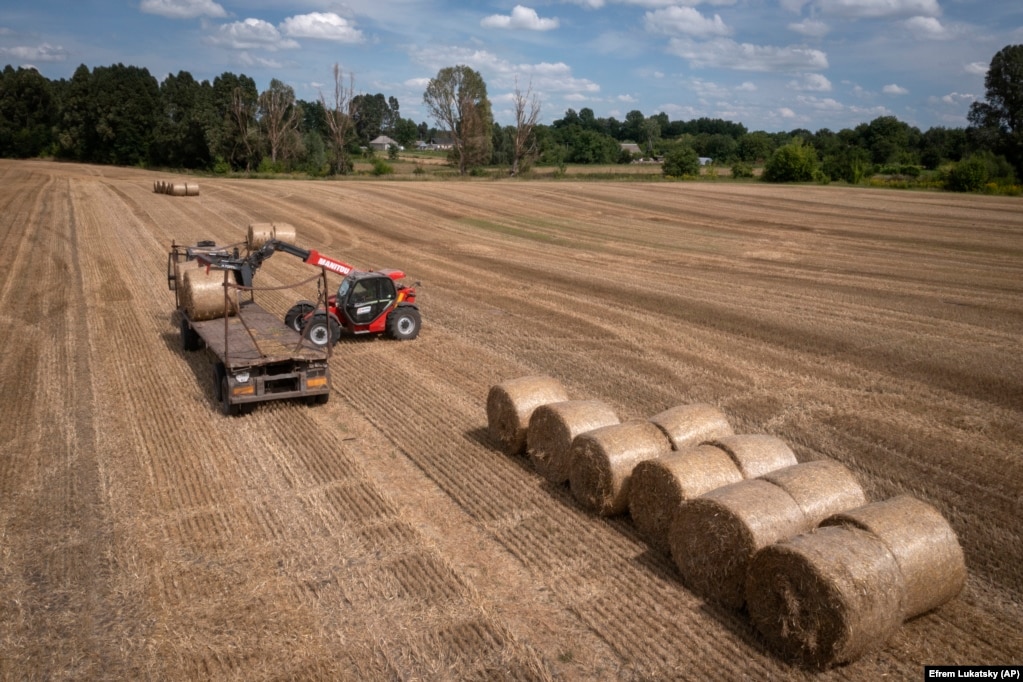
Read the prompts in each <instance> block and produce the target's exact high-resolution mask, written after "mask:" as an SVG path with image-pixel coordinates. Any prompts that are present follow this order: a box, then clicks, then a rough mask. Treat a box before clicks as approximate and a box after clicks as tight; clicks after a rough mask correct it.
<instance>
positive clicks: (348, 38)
mask: <svg viewBox="0 0 1023 682" xmlns="http://www.w3.org/2000/svg"><path fill="white" fill-rule="evenodd" d="M281 30H282V31H283V32H284V35H287V36H291V37H293V38H315V39H317V40H332V41H334V42H338V43H361V42H362V40H363V38H362V31H360V30H358V29H356V28H355V27H354V26H353V25H352V24H351V23H349V21H348V20H347V19H345V18H344V17H341V16H339V15H337V14H335V13H334V12H310V13H309V14H298V15H295V16H293V17H288V18H287V19H285V20H284V21H283V22H281Z"/></svg>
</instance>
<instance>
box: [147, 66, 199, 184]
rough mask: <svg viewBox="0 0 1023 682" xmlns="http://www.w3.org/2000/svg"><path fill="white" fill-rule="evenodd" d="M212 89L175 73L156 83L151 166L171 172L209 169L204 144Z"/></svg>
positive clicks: (179, 73) (186, 75)
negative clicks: (157, 109)
mask: <svg viewBox="0 0 1023 682" xmlns="http://www.w3.org/2000/svg"><path fill="white" fill-rule="evenodd" d="M211 98H212V87H211V86H210V84H209V82H208V81H203V82H202V83H198V82H196V80H195V79H194V78H193V77H192V74H190V73H188V72H187V71H179V72H178V74H177V75H174V74H170V75H168V76H167V77H166V78H165V79H164V80H163V82H162V83H160V112H159V114H160V115H159V117H158V119H157V124H156V129H155V131H154V133H153V144H152V147H151V148H150V157H151V159H152V162H153V163H155V164H158V165H163V166H170V167H174V168H209V167H210V166H211V165H212V163H213V157H212V155H211V154H210V148H209V144H208V143H207V140H206V123H207V122H208V121H209V118H210V117H209V111H210V106H211Z"/></svg>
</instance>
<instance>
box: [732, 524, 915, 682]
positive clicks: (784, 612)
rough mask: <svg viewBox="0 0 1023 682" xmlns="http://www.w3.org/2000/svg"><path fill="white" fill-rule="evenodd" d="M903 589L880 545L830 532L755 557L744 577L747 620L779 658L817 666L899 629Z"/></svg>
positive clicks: (849, 530)
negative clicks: (748, 618) (780, 656)
mask: <svg viewBox="0 0 1023 682" xmlns="http://www.w3.org/2000/svg"><path fill="white" fill-rule="evenodd" d="M905 596H906V590H905V585H904V583H903V581H902V575H901V573H900V572H899V566H898V563H897V562H896V561H895V557H894V556H893V555H892V553H891V552H890V551H889V550H888V548H887V547H886V546H885V544H884V543H883V542H882V541H881V540H880V539H879V538H877V537H876V536H874V535H872V534H871V533H869V532H867V531H864V530H861V529H859V528H854V527H851V526H848V527H830V528H819V529H817V530H815V531H813V532H810V533H806V534H803V535H798V536H796V537H794V538H792V539H790V540H785V541H782V542H779V543H778V544H775V545H771V546H769V547H766V548H765V549H762V550H760V551H759V552H757V554H756V556H755V557H753V560H752V561H751V562H750V566H749V572H748V575H747V578H746V604H747V607H748V610H749V615H750V620H751V621H752V622H753V624H754V625H755V626H756V628H757V630H759V631H760V634H761V635H762V636H763V637H764V639H765V640H767V642H768V644H769V645H770V646H771V647H772V648H773V649H775V650H776V651H777V652H778V653H779V654H780V655H782V656H783V657H785V658H787V659H789V660H792V661H796V662H799V663H802V664H804V665H808V666H813V667H817V668H825V667H828V666H830V665H834V664H839V663H848V662H851V661H854V660H856V659H857V658H859V657H860V656H862V655H863V654H865V653H867V652H869V651H871V650H873V649H877V648H879V647H881V646H882V645H884V643H885V642H886V641H887V640H888V638H889V637H890V636H891V635H892V634H893V633H894V632H895V631H896V630H897V629H898V628H899V626H900V625H901V623H902V618H901V614H902V611H903V609H904V599H905Z"/></svg>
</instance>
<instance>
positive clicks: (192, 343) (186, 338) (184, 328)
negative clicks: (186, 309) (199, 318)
mask: <svg viewBox="0 0 1023 682" xmlns="http://www.w3.org/2000/svg"><path fill="white" fill-rule="evenodd" d="M202 343H203V341H202V337H201V336H199V332H197V331H195V330H194V329H192V325H191V324H189V322H188V320H187V319H185V316H184V315H182V316H181V347H182V348H184V349H185V350H187V351H193V350H199V349H200V348H202Z"/></svg>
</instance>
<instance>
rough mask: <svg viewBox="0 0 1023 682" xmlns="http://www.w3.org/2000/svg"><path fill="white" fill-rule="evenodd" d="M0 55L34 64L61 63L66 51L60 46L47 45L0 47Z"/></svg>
mask: <svg viewBox="0 0 1023 682" xmlns="http://www.w3.org/2000/svg"><path fill="white" fill-rule="evenodd" d="M0 55H6V56H9V57H14V58H15V59H25V60H31V61H34V62H62V61H64V60H66V59H67V57H68V54H67V50H65V49H64V48H63V47H61V46H60V45H50V44H49V43H41V44H39V45H35V46H29V45H19V46H16V47H0Z"/></svg>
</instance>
